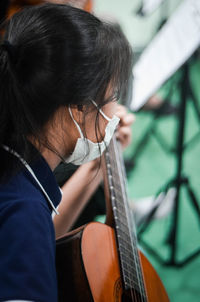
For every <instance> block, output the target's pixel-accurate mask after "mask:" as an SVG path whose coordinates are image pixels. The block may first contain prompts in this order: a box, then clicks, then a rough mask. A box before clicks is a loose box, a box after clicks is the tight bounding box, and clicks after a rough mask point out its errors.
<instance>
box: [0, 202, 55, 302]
mask: <svg viewBox="0 0 200 302" xmlns="http://www.w3.org/2000/svg"><path fill="white" fill-rule="evenodd" d="M0 242H1V246H0V259H1V261H0V272H1V273H0V301H9V300H11V301H15V300H17V301H23V300H25V301H34V302H57V280H56V270H55V234H54V228H53V223H52V219H51V213H50V211H49V209H48V207H46V206H45V205H44V204H43V203H42V202H39V201H38V200H37V199H36V200H34V199H33V200H28V201H26V200H25V201H11V202H7V203H6V205H5V206H4V207H1V211H0Z"/></svg>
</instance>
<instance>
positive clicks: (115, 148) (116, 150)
mask: <svg viewBox="0 0 200 302" xmlns="http://www.w3.org/2000/svg"><path fill="white" fill-rule="evenodd" d="M113 149H114V150H115V156H116V165H117V170H118V174H119V178H120V179H119V185H120V188H121V193H122V198H123V200H124V210H125V213H126V217H127V224H128V226H129V237H130V240H132V239H131V236H130V225H129V221H128V216H127V210H126V204H125V201H126V199H125V192H124V190H122V188H123V186H122V183H123V175H122V171H121V169H120V168H121V167H122V165H121V164H122V162H121V159H120V158H119V148H118V145H117V142H116V140H114V139H113ZM119 164H120V166H119ZM120 176H121V177H120ZM131 245H132V244H131ZM132 246H133V245H132ZM132 255H133V258H134V262H135V263H136V261H135V253H134V251H133V250H132ZM136 274H137V280H138V272H137V268H136ZM139 291H140V292H141V289H140V284H139ZM133 293H134V296H135V300H136V301H138V298H139V297H138V292H137V290H136V289H135V290H134V291H133ZM133 293H132V287H131V295H132V296H133Z"/></svg>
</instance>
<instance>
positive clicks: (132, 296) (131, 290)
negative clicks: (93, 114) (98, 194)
mask: <svg viewBox="0 0 200 302" xmlns="http://www.w3.org/2000/svg"><path fill="white" fill-rule="evenodd" d="M112 146H113V152H112V153H113V156H114V155H115V157H116V152H115V153H114V151H115V150H114V137H113V139H112V141H111V143H110V146H109V149H110V150H111V148H112ZM108 157H109V155H108ZM109 159H110V158H109ZM116 161H117V159H116ZM110 168H111V162H110ZM110 173H111V169H110ZM111 176H112V174H111ZM115 219H116V217H115ZM118 239H119V238H118ZM118 242H119V241H118ZM121 265H122V263H121ZM122 270H124V268H123V265H122ZM124 275H125V274H124ZM128 275H129V280H131V278H130V273H129V270H128ZM124 282H125V284H126V280H124ZM130 293H131V299H132V301H136V302H137V301H138V299H137V296H136V294H135V291H134V290H133V289H132V286H130ZM134 298H135V299H134Z"/></svg>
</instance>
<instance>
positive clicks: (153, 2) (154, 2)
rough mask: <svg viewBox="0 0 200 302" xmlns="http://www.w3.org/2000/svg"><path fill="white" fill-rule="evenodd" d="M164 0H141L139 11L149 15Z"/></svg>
mask: <svg viewBox="0 0 200 302" xmlns="http://www.w3.org/2000/svg"><path fill="white" fill-rule="evenodd" d="M164 1H165V0H143V4H142V10H141V12H142V13H143V14H144V15H149V14H151V13H153V12H154V10H156V9H157V8H158V6H159V5H160V4H161V3H162V2H164Z"/></svg>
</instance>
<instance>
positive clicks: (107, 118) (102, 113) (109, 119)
mask: <svg viewBox="0 0 200 302" xmlns="http://www.w3.org/2000/svg"><path fill="white" fill-rule="evenodd" d="M92 103H93V105H94V106H95V107H97V109H98V110H99V112H100V113H101V115H102V116H103V117H104V118H105V119H106V120H107V121H108V122H110V121H111V120H112V119H111V118H109V117H108V116H107V115H105V113H104V112H103V111H102V110H101V109H99V108H98V105H97V104H96V103H95V101H93V100H92Z"/></svg>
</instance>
